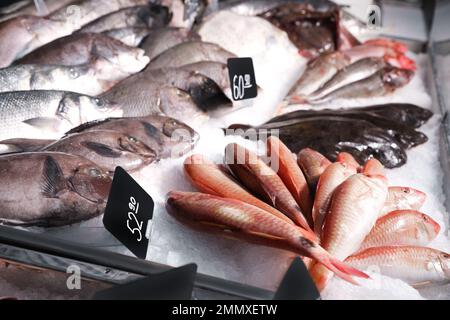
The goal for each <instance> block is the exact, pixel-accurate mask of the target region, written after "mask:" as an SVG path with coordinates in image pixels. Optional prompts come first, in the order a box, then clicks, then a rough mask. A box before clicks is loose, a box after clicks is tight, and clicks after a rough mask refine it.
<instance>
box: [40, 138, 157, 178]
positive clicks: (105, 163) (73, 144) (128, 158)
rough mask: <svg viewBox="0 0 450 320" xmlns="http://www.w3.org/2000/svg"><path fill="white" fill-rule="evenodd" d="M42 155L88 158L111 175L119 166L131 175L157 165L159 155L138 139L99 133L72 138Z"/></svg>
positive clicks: (66, 139)
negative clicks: (50, 153)
mask: <svg viewBox="0 0 450 320" xmlns="http://www.w3.org/2000/svg"><path fill="white" fill-rule="evenodd" d="M42 151H55V152H64V153H68V154H74V155H78V156H81V157H84V158H86V159H88V160H90V161H93V162H94V163H96V164H98V165H99V166H100V167H102V168H103V169H105V170H107V171H108V172H109V173H113V172H114V170H115V168H116V166H121V167H122V168H124V169H125V170H127V171H133V170H137V169H140V168H142V167H143V166H145V165H148V164H150V163H151V162H153V161H155V158H156V152H155V151H153V150H152V149H150V148H149V147H148V146H147V145H145V144H144V143H142V142H141V141H140V140H138V139H137V138H135V137H133V136H130V135H126V134H123V133H120V132H118V131H113V130H96V131H87V132H81V133H75V134H72V135H68V136H66V137H64V138H62V139H60V140H58V141H56V142H54V143H51V144H50V145H48V146H46V147H45V148H44V149H43V150H42Z"/></svg>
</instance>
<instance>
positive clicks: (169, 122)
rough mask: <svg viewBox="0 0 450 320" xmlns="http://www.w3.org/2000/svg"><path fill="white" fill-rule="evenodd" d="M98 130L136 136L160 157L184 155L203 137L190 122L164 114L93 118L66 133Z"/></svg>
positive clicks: (157, 157)
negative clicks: (97, 119)
mask: <svg viewBox="0 0 450 320" xmlns="http://www.w3.org/2000/svg"><path fill="white" fill-rule="evenodd" d="M97 130H114V131H117V132H121V133H122V134H125V135H128V136H132V137H135V138H137V139H138V140H140V141H142V143H144V144H145V145H147V146H148V147H149V148H151V149H152V150H153V151H155V152H156V159H157V160H159V159H165V158H169V157H170V158H179V157H182V156H183V155H185V154H186V153H188V152H189V151H191V150H192V149H193V148H194V146H195V145H196V144H197V142H198V140H199V138H200V137H199V134H198V133H197V132H195V130H194V129H192V128H191V127H189V126H188V125H186V124H184V123H182V122H180V121H178V120H176V119H174V118H170V117H166V116H162V115H154V116H146V117H136V118H110V119H105V120H99V121H92V122H88V123H84V124H82V125H80V126H78V127H76V128H73V129H72V130H70V131H69V132H67V133H66V134H69V135H70V134H73V133H79V132H91V131H97Z"/></svg>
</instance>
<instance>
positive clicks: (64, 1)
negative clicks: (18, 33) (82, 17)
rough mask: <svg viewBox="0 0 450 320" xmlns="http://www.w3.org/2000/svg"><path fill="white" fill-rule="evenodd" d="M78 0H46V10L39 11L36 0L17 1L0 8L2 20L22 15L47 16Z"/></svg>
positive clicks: (0, 18)
mask: <svg viewBox="0 0 450 320" xmlns="http://www.w3.org/2000/svg"><path fill="white" fill-rule="evenodd" d="M75 1H77V0H45V8H44V9H45V10H44V11H43V12H39V11H38V8H37V7H36V4H35V3H34V1H31V0H29V1H27V0H25V1H17V2H15V3H13V4H11V5H9V6H7V7H2V8H1V9H0V22H2V21H5V20H8V19H11V18H14V17H17V16H22V15H31V16H45V15H47V14H49V13H52V12H54V11H56V10H58V9H60V8H64V7H66V6H67V5H69V4H71V3H73V2H75Z"/></svg>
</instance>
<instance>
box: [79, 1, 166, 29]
mask: <svg viewBox="0 0 450 320" xmlns="http://www.w3.org/2000/svg"><path fill="white" fill-rule="evenodd" d="M169 20H170V15H169V11H168V9H167V7H163V6H160V5H157V4H150V5H144V6H135V7H128V8H123V9H120V10H118V11H114V12H112V13H110V14H107V15H105V16H102V17H100V18H98V19H96V20H94V21H92V22H90V23H88V24H86V25H85V26H83V27H82V28H81V29H80V30H79V31H78V32H83V33H100V32H104V31H107V30H111V29H118V28H127V27H135V28H162V27H164V26H165V25H166V24H167V23H168V22H169Z"/></svg>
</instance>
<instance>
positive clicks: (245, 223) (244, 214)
mask: <svg viewBox="0 0 450 320" xmlns="http://www.w3.org/2000/svg"><path fill="white" fill-rule="evenodd" d="M166 208H167V211H168V212H169V213H170V214H171V215H173V216H174V217H175V218H177V219H179V220H180V221H182V222H187V223H189V222H190V223H196V224H198V225H204V226H208V225H212V226H216V229H217V227H219V228H221V229H222V230H224V229H225V230H226V229H228V230H232V233H235V234H237V235H238V236H239V234H242V235H243V236H244V237H245V236H246V235H249V236H250V237H251V236H253V237H258V238H260V239H264V238H269V239H275V240H278V241H280V242H284V243H285V244H286V246H289V247H291V248H292V250H294V251H295V252H298V253H300V254H302V255H306V256H308V257H311V258H314V259H316V260H317V261H318V262H319V263H321V264H323V265H325V266H326V267H327V268H329V269H330V270H332V271H333V272H335V273H336V274H337V275H338V276H340V277H343V278H344V279H345V280H347V281H351V282H353V283H354V280H352V277H351V275H355V276H360V277H367V276H366V275H365V274H363V273H361V272H359V271H357V270H354V269H348V268H347V267H346V266H345V265H344V264H342V263H340V262H339V261H337V260H335V259H334V258H332V257H331V256H330V255H329V254H328V253H327V252H326V251H325V250H323V249H322V248H321V247H320V246H319V245H318V244H316V243H315V242H313V241H312V239H311V238H310V237H309V235H308V234H305V233H304V231H303V230H302V229H301V228H299V227H297V226H294V225H292V224H289V223H287V222H285V221H283V220H281V219H279V218H277V217H275V216H273V215H272V214H270V213H267V212H265V211H264V210H261V209H259V208H258V207H255V206H252V205H250V204H247V203H244V202H242V201H239V200H235V199H229V198H220V197H216V196H213V195H209V194H202V193H195V192H175V191H172V192H170V193H169V194H168V199H167V203H166Z"/></svg>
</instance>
